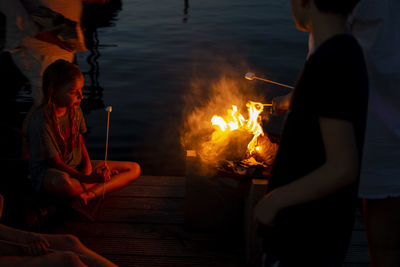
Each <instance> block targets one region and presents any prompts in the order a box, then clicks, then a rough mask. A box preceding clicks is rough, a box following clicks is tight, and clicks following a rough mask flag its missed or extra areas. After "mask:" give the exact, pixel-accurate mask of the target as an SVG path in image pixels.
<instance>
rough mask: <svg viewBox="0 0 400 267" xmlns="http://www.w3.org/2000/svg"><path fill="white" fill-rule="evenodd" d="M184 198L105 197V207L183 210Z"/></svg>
mask: <svg viewBox="0 0 400 267" xmlns="http://www.w3.org/2000/svg"><path fill="white" fill-rule="evenodd" d="M183 204H184V199H183V198H149V197H145V198H144V197H115V196H110V197H109V198H107V199H105V201H104V203H103V208H105V209H112V208H118V209H141V210H166V211H167V210H183Z"/></svg>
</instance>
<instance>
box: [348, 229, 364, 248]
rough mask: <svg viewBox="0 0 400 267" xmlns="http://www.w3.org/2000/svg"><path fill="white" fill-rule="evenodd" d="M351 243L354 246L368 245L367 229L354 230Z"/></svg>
mask: <svg viewBox="0 0 400 267" xmlns="http://www.w3.org/2000/svg"><path fill="white" fill-rule="evenodd" d="M350 243H351V245H354V246H363V247H367V246H368V240H367V235H366V233H365V231H363V230H353V232H352V234H351V241H350Z"/></svg>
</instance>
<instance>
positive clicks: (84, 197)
mask: <svg viewBox="0 0 400 267" xmlns="http://www.w3.org/2000/svg"><path fill="white" fill-rule="evenodd" d="M95 197H96V194H95V193H94V192H93V191H86V192H83V193H82V194H80V195H79V196H77V198H80V199H81V201H82V202H83V203H84V204H85V206H86V205H87V204H88V202H89V201H90V200H92V199H93V198H95Z"/></svg>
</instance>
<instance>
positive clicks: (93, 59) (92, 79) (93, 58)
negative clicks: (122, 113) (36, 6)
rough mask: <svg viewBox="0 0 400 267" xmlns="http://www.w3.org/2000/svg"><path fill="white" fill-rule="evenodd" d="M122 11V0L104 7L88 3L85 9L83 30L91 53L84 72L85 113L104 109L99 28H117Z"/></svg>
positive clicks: (83, 106)
mask: <svg viewBox="0 0 400 267" xmlns="http://www.w3.org/2000/svg"><path fill="white" fill-rule="evenodd" d="M121 9H122V1H121V0H110V1H109V2H107V3H105V4H103V5H99V4H96V3H86V4H85V5H84V7H83V14H82V28H83V29H84V35H85V42H86V46H87V49H88V51H89V55H88V56H87V58H86V62H87V64H88V66H89V69H88V70H87V71H83V74H84V75H85V87H84V89H83V94H84V96H85V100H84V101H83V102H82V109H83V111H84V112H85V113H87V112H88V111H90V110H95V109H101V108H104V102H103V92H104V88H103V87H102V86H101V85H100V82H99V75H100V64H99V58H100V52H99V48H100V47H101V45H100V42H99V38H98V28H101V27H113V26H115V23H114V22H115V20H116V19H115V18H116V16H117V14H118V13H119V11H121Z"/></svg>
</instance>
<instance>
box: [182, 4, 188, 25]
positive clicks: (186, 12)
mask: <svg viewBox="0 0 400 267" xmlns="http://www.w3.org/2000/svg"><path fill="white" fill-rule="evenodd" d="M184 5H185V7H184V8H183V23H187V22H188V19H189V0H185V3H184Z"/></svg>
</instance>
